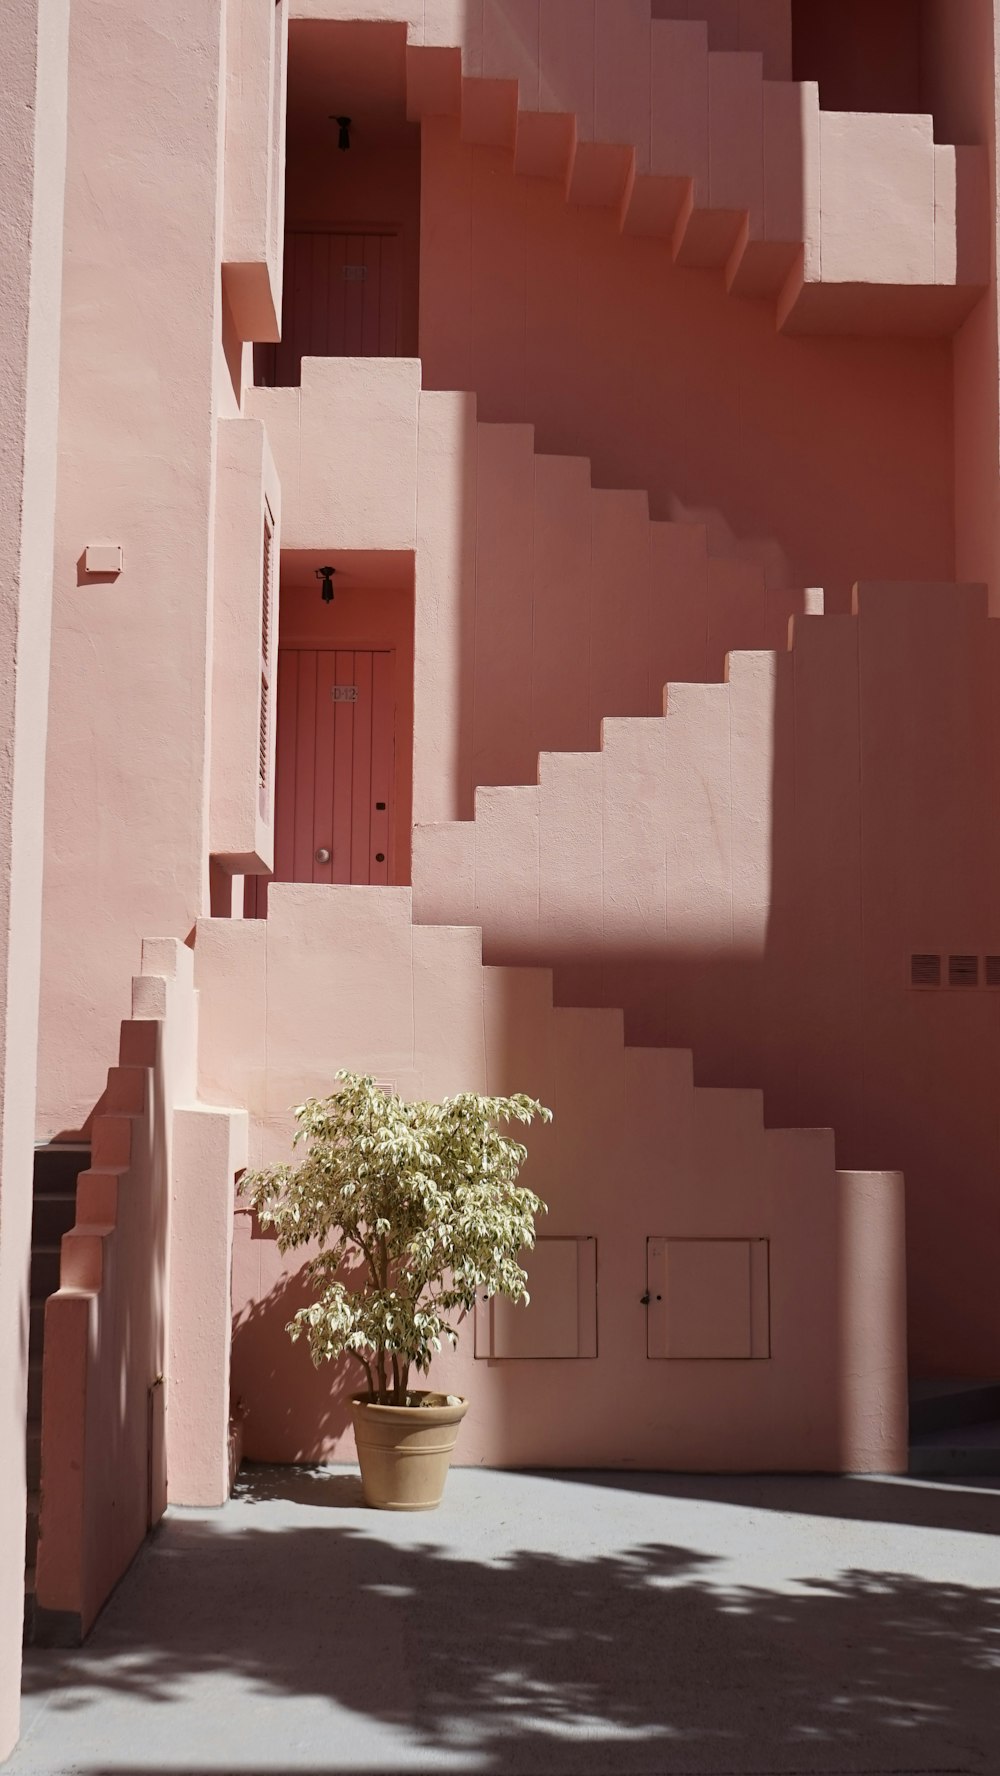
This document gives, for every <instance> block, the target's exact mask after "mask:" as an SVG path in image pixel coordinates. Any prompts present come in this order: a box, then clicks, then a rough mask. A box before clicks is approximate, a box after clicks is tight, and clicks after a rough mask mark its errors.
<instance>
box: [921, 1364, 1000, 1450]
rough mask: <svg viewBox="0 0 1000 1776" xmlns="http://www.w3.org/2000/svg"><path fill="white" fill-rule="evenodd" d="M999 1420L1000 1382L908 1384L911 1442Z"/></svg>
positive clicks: (969, 1381)
mask: <svg viewBox="0 0 1000 1776" xmlns="http://www.w3.org/2000/svg"><path fill="white" fill-rule="evenodd" d="M994 1419H1000V1381H981V1380H975V1379H973V1380H969V1379H964V1380H963V1379H962V1378H957V1379H954V1380H950V1381H948V1380H945V1381H941V1380H929V1381H919V1380H918V1381H913V1382H911V1383H910V1436H911V1439H913V1438H916V1437H922V1436H924V1435H933V1434H935V1433H936V1432H938V1431H949V1430H953V1429H956V1428H959V1427H964V1426H967V1425H981V1424H988V1423H989V1422H990V1421H992V1420H994Z"/></svg>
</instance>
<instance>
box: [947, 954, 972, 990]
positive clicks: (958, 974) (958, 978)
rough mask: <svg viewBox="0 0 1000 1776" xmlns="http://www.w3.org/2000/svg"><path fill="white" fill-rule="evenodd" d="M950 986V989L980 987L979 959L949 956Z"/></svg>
mask: <svg viewBox="0 0 1000 1776" xmlns="http://www.w3.org/2000/svg"><path fill="white" fill-rule="evenodd" d="M948 985H949V987H978V985H979V957H978V956H949V957H948Z"/></svg>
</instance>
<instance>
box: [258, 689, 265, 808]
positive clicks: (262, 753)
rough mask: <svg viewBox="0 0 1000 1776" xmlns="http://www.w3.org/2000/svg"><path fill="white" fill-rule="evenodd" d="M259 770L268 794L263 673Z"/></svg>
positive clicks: (262, 787) (262, 786)
mask: <svg viewBox="0 0 1000 1776" xmlns="http://www.w3.org/2000/svg"><path fill="white" fill-rule="evenodd" d="M258 746H259V753H258V768H259V775H260V787H261V792H262V794H266V793H267V679H266V678H265V677H264V674H263V673H261V678H260V737H259V741H258Z"/></svg>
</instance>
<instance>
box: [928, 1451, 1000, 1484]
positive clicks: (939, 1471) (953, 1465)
mask: <svg viewBox="0 0 1000 1776" xmlns="http://www.w3.org/2000/svg"><path fill="white" fill-rule="evenodd" d="M909 1473H910V1476H911V1478H913V1479H915V1480H946V1479H959V1478H961V1477H963V1476H965V1477H967V1478H972V1477H976V1478H978V1479H980V1480H985V1479H993V1478H997V1479H1000V1445H998V1446H997V1447H996V1448H993V1449H976V1448H972V1449H963V1448H960V1447H957V1448H947V1449H911V1450H910V1466H909Z"/></svg>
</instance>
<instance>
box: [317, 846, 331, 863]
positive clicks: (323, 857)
mask: <svg viewBox="0 0 1000 1776" xmlns="http://www.w3.org/2000/svg"><path fill="white" fill-rule="evenodd" d="M329 861H330V853H329V851H328V850H327V848H326V846H325V845H321V846H320V848H319V850H318V851H317V853H316V862H317V863H329Z"/></svg>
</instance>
